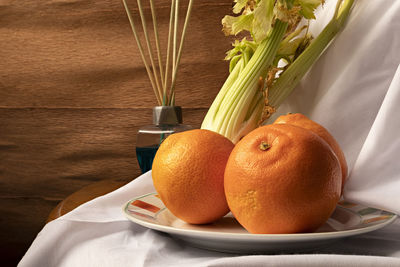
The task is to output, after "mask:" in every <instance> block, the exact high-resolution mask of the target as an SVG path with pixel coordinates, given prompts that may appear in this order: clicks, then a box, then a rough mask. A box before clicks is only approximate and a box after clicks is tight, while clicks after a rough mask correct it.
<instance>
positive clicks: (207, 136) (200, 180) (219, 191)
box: [152, 130, 234, 224]
mask: <svg viewBox="0 0 400 267" xmlns="http://www.w3.org/2000/svg"><path fill="white" fill-rule="evenodd" d="M233 147H234V145H233V143H232V142H231V141H230V140H229V139H227V138H225V137H224V136H222V135H220V134H217V133H215V132H212V131H208V130H191V131H186V132H181V133H175V134H172V135H170V136H169V137H168V138H166V139H165V140H164V142H163V143H162V144H161V146H160V148H159V149H158V151H157V153H156V156H155V158H154V161H153V166H152V176H153V183H154V187H155V188H156V191H157V193H158V194H159V195H160V197H161V200H162V201H163V203H164V204H165V206H166V207H167V208H168V209H169V210H170V211H171V212H172V213H173V214H174V215H175V216H176V217H178V218H180V219H182V220H184V221H186V222H188V223H192V224H203V223H209V222H212V221H215V220H217V219H219V218H221V217H223V216H224V215H225V214H226V213H228V211H229V208H228V205H227V203H226V198H225V194H224V171H225V166H226V162H227V160H228V157H229V154H230V153H231V151H232V149H233Z"/></svg>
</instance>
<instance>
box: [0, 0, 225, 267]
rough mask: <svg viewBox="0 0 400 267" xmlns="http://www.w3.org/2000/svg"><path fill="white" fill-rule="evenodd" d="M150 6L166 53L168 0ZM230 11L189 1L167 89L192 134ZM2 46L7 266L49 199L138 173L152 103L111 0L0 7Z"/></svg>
mask: <svg viewBox="0 0 400 267" xmlns="http://www.w3.org/2000/svg"><path fill="white" fill-rule="evenodd" d="M155 2H156V6H157V13H158V17H159V20H158V21H159V28H160V32H161V40H162V43H163V44H164V47H165V40H166V37H167V28H168V25H167V22H168V16H169V10H168V6H169V0H155ZM181 2H182V3H183V6H182V9H181V12H180V13H181V15H182V16H181V17H180V21H181V22H183V15H184V12H185V8H186V5H187V2H186V1H181ZM128 3H129V5H130V6H131V7H132V11H133V12H134V13H136V12H137V9H136V7H135V6H136V5H135V1H134V0H129V1H128ZM143 3H148V2H147V1H143ZM231 6H232V1H231V0H223V1H215V0H198V1H195V5H194V9H193V10H194V13H193V17H192V20H191V23H190V25H189V28H188V35H187V39H186V42H185V46H184V53H183V55H182V60H181V67H180V71H179V74H178V80H177V87H176V88H177V89H176V103H177V105H181V106H183V108H184V122H185V123H187V124H191V125H193V126H194V127H199V126H200V123H201V121H202V118H203V117H204V115H205V113H206V111H207V109H208V107H209V105H210V104H211V102H212V100H213V99H214V97H215V96H216V94H217V93H218V90H219V88H220V86H221V85H222V83H223V81H224V80H225V78H226V76H227V74H228V71H227V63H226V62H224V61H223V60H222V59H223V58H224V56H225V51H226V50H228V49H229V48H230V41H229V39H227V38H225V37H224V36H223V34H222V33H221V30H220V29H221V26H220V21H221V18H222V17H223V16H224V15H225V14H227V13H229V12H230V8H231ZM145 14H146V15H147V17H148V18H149V14H150V10H149V7H148V4H145ZM149 25H150V26H151V24H150V23H149ZM150 26H149V30H150V32H151V29H150V28H151V27H150ZM0 40H2V41H1V45H0V58H1V60H0V211H1V212H2V216H1V218H0V240H1V241H0V251H1V252H2V255H5V258H3V259H2V260H3V263H2V266H15V264H16V263H17V262H18V261H19V259H20V258H21V256H22V255H23V254H24V252H25V251H26V249H27V248H28V247H29V245H30V243H31V242H32V240H33V239H34V237H35V236H36V234H37V233H38V231H39V230H40V229H41V228H42V227H43V226H44V223H45V221H46V218H47V216H48V214H49V212H50V211H51V210H52V209H53V208H54V207H55V206H56V205H57V203H59V201H61V200H62V199H64V198H65V197H67V196H68V195H70V194H71V193H73V192H75V191H77V190H79V189H80V188H82V187H84V186H86V185H89V184H91V183H93V182H97V181H102V180H108V179H119V180H123V181H129V180H132V179H134V177H137V176H138V175H139V174H140V171H139V168H138V165H137V162H136V157H135V152H134V151H135V150H134V147H135V140H136V131H137V129H138V128H139V127H140V126H142V125H145V124H148V123H149V122H150V121H151V108H152V107H153V106H154V105H156V101H155V97H154V95H153V93H152V90H151V88H150V82H149V80H148V78H147V76H146V72H145V69H144V67H143V64H142V63H141V60H140V56H139V54H138V53H137V49H136V44H135V42H134V38H133V36H132V33H131V30H130V27H129V23H128V20H127V17H126V14H125V11H124V9H123V5H122V3H121V2H120V1H110V0H96V1H95V0H48V1H38V0H27V1H10V0H0Z"/></svg>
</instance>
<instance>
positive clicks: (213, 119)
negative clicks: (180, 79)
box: [201, 20, 288, 142]
mask: <svg viewBox="0 0 400 267" xmlns="http://www.w3.org/2000/svg"><path fill="white" fill-rule="evenodd" d="M287 26H288V23H286V22H282V21H280V20H276V24H275V26H274V28H273V30H272V32H271V34H270V36H269V37H268V38H267V39H265V40H264V41H262V42H261V43H260V45H259V46H258V47H257V49H256V51H255V53H254V55H253V56H252V57H251V59H250V60H249V62H248V63H247V64H246V66H245V67H244V68H243V70H242V71H241V72H240V73H239V74H238V73H237V72H238V70H235V69H236V67H235V68H234V70H233V72H232V73H231V74H230V75H229V77H228V79H227V80H226V82H225V84H224V85H223V86H222V89H221V90H220V92H219V94H218V95H217V97H216V99H215V100H214V102H213V104H212V105H211V107H210V109H209V111H208V113H207V115H206V117H205V119H204V121H203V124H202V126H201V128H202V129H208V130H212V131H216V132H218V133H220V134H222V135H224V136H226V137H227V138H229V139H230V140H232V141H233V142H237V141H238V140H239V139H240V138H241V137H242V136H243V135H244V134H246V133H245V132H247V130H246V129H247V128H249V125H248V124H249V121H246V120H245V119H246V118H247V119H249V118H251V119H252V122H255V121H256V123H255V125H253V124H254V123H253V124H252V125H251V126H250V128H252V129H254V128H253V127H254V126H257V123H258V121H259V120H260V118H261V112H260V108H258V109H257V108H255V109H254V105H253V106H251V104H252V102H254V101H253V99H254V98H259V99H260V100H261V103H262V91H261V90H260V87H259V78H260V77H264V78H265V76H266V74H267V73H268V67H269V66H270V65H271V63H272V61H273V60H274V58H275V54H276V51H277V50H278V48H279V44H280V42H281V41H282V39H283V36H284V34H285V32H286V29H287ZM239 67H240V66H239ZM259 102H260V101H259ZM258 105H259V104H258ZM256 106H257V105H256ZM252 109H253V110H254V111H257V112H255V114H251V115H250V116H249V114H248V111H249V110H252ZM261 110H262V108H261ZM257 113H258V114H257Z"/></svg>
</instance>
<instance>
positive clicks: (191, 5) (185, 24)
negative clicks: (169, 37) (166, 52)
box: [170, 0, 193, 105]
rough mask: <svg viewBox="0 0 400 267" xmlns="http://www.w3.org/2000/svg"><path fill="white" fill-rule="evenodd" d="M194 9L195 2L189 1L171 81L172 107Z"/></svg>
mask: <svg viewBox="0 0 400 267" xmlns="http://www.w3.org/2000/svg"><path fill="white" fill-rule="evenodd" d="M192 7H193V0H189V5H188V8H187V11H186V17H185V22H184V24H183V30H182V37H181V40H180V44H179V50H178V56H177V59H176V62H175V64H176V65H175V68H173V73H172V81H171V89H170V92H171V97H170V99H171V105H172V101H174V99H175V95H174V91H175V90H174V87H175V82H176V74H177V72H178V66H179V63H180V60H181V56H182V48H183V42H184V41H185V36H186V29H187V26H188V24H189V18H190V16H191V13H192Z"/></svg>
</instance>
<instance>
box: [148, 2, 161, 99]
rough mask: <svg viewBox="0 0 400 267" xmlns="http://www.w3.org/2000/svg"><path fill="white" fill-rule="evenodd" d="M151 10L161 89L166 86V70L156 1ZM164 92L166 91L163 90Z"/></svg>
mask: <svg viewBox="0 0 400 267" xmlns="http://www.w3.org/2000/svg"><path fill="white" fill-rule="evenodd" d="M150 9H151V18H152V19H153V31H154V39H155V40H156V49H157V57H158V66H159V69H160V78H161V87H162V88H163V85H164V70H163V64H162V59H161V49H160V39H159V37H158V25H157V16H156V9H155V7H154V0H150ZM163 91H164V89H163Z"/></svg>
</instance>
